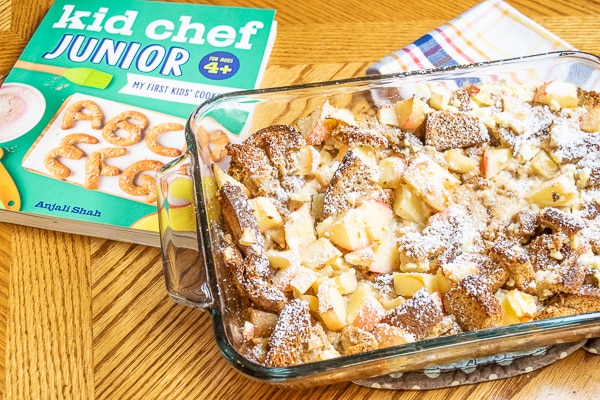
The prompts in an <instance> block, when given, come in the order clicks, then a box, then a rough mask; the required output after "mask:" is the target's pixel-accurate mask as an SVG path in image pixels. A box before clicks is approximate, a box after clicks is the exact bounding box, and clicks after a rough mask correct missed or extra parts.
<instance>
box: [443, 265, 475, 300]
mask: <svg viewBox="0 0 600 400" xmlns="http://www.w3.org/2000/svg"><path fill="white" fill-rule="evenodd" d="M477 270H478V267H477V264H476V263H475V262H451V263H444V264H442V265H441V266H440V267H439V268H438V270H437V272H436V277H437V283H438V288H439V291H440V292H441V293H446V292H447V291H448V290H450V289H451V288H452V286H454V285H455V284H456V283H458V282H460V281H461V280H462V278H464V277H465V276H467V275H473V274H477Z"/></svg>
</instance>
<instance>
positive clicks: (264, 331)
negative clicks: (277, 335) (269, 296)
mask: <svg viewBox="0 0 600 400" xmlns="http://www.w3.org/2000/svg"><path fill="white" fill-rule="evenodd" d="M248 314H249V320H250V322H251V323H252V325H254V336H255V337H269V336H271V333H272V332H273V329H274V328H275V324H276V323H277V314H273V313H270V312H266V311H261V310H257V309H256V308H250V309H249V310H248Z"/></svg>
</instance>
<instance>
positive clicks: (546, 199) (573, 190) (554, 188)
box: [525, 174, 578, 207]
mask: <svg viewBox="0 0 600 400" xmlns="http://www.w3.org/2000/svg"><path fill="white" fill-rule="evenodd" d="M577 196H578V191H577V186H575V182H574V180H573V177H572V176H570V174H562V175H559V176H557V177H556V178H554V179H551V180H549V181H546V182H544V183H543V184H542V185H541V186H539V187H537V188H536V189H535V190H533V191H532V192H531V193H529V194H528V195H527V196H526V198H525V199H526V200H528V201H531V202H534V203H536V204H537V205H538V206H540V207H562V206H568V205H571V204H573V202H574V201H575V200H576V199H577Z"/></svg>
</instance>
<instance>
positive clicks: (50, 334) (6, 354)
mask: <svg viewBox="0 0 600 400" xmlns="http://www.w3.org/2000/svg"><path fill="white" fill-rule="evenodd" d="M204 2H205V3H210V4H219V5H237V6H255V7H266V8H276V9H277V20H278V21H279V34H278V37H277V41H276V43H275V48H274V50H273V54H272V57H271V59H270V63H269V67H268V69H267V73H266V75H265V79H264V81H263V86H265V87H266V86H276V85H283V84H286V85H287V84H297V83H302V82H311V81H319V80H328V79H333V78H347V77H354V76H360V75H363V74H364V73H365V69H366V67H367V66H368V65H370V64H371V63H373V62H375V61H376V60H378V59H379V58H381V57H382V56H383V55H386V54H388V53H390V52H392V51H394V50H396V49H398V48H400V47H402V46H403V45H404V44H406V43H409V42H411V41H413V40H415V39H417V38H418V37H420V36H421V35H423V34H424V33H427V32H428V31H430V30H431V29H433V28H435V27H437V26H439V25H441V24H443V23H445V22H446V21H448V20H449V19H451V18H453V17H455V16H457V15H459V14H460V13H462V12H463V11H465V10H467V9H468V8H470V7H472V6H473V5H475V4H476V3H477V0H454V1H446V0H430V1H423V0H403V1H398V0H378V1H374V0H362V1H357V2H352V1H347V0H328V1H327V2H310V1H307V0H285V1H276V0H253V1H247V0H246V1H244V0H212V1H211V0H207V1H204ZM508 2H509V3H510V4H511V5H513V6H514V7H516V8H517V9H519V10H520V11H521V12H523V13H524V14H526V15H527V16H529V17H531V18H532V19H534V20H536V21H537V22H539V23H541V24H542V25H544V26H546V27H547V28H549V29H550V30H552V31H553V32H555V33H556V34H558V35H559V36H561V37H563V38H564V39H565V40H567V41H568V42H570V43H571V44H573V45H574V46H575V47H577V48H579V49H581V50H584V51H588V52H592V53H596V54H600V30H598V29H597V26H598V25H597V24H598V21H599V18H600V3H599V2H598V1H595V0H589V1H588V0H556V1H550V2H541V1H536V0H508ZM50 4H51V0H29V1H21V0H12V1H11V0H2V1H0V42H1V43H2V44H1V45H0V76H3V75H4V74H5V73H7V72H8V70H9V69H10V68H11V66H12V64H13V63H14V62H15V60H16V59H17V57H18V55H19V53H20V52H21V50H22V49H23V47H24V46H25V44H26V43H27V40H28V38H29V37H30V36H31V34H32V33H33V31H34V29H35V28H36V26H37V24H38V22H39V21H40V19H41V18H42V16H43V15H44V13H45V12H46V10H47V9H48V7H49V6H50ZM0 319H1V322H2V323H0V377H1V378H0V392H2V393H3V394H4V395H5V398H6V399H10V400H13V399H62V398H65V399H81V400H85V399H93V398H95V399H142V398H143V399H170V400H173V399H188V400H189V399H260V398H265V399H267V398H268V399H301V398H315V399H317V398H318V399H355V398H356V399H364V398H369V399H421V398H424V399H480V398H485V399H534V398H537V399H561V400H566V399H570V398H572V399H587V398H597V397H598V396H599V393H600V357H599V356H592V355H590V354H588V353H585V352H584V351H582V350H579V351H577V352H575V353H573V354H572V355H570V356H569V357H567V358H565V359H563V360H561V361H559V362H557V363H555V364H553V365H551V366H549V367H546V368H544V369H542V370H537V371H534V372H531V373H528V374H524V375H521V376H518V377H514V378H509V379H504V380H498V381H493V382H487V383H482V384H478V385H469V386H462V387H456V388H449V389H441V390H432V391H428V392H420V391H405V392H394V391H384V390H374V389H367V388H363V387H359V386H356V385H354V384H352V383H347V384H336V385H331V386H325V387H319V388H315V389H312V390H302V391H300V390H285V389H281V388H277V387H273V386H270V385H266V384H262V383H258V382H255V381H252V380H250V379H247V378H245V377H244V376H241V375H240V374H238V373H237V372H236V371H234V369H233V368H231V367H230V366H229V365H228V364H227V363H226V362H225V360H224V359H223V358H222V357H221V355H220V354H219V352H218V350H217V346H216V345H215V342H214V339H213V333H212V324H211V320H210V318H209V315H208V314H206V313H202V312H199V311H196V310H193V309H190V308H186V307H184V306H181V305H178V304H175V303H174V302H172V301H171V300H169V299H168V298H167V296H166V293H165V287H164V282H163V277H162V264H161V257H160V251H159V250H158V249H156V248H147V247H144V246H139V245H132V244H126V243H119V242H113V241H108V240H103V239H96V238H89V237H83V236H76V235H69V234H64V233H58V232H52V231H46V230H39V229H33V228H29V227H24V226H17V225H11V224H6V223H0ZM2 378H3V379H2Z"/></svg>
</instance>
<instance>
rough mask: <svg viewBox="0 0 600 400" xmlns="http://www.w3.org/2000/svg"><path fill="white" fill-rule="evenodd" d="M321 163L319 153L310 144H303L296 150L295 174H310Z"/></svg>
mask: <svg viewBox="0 0 600 400" xmlns="http://www.w3.org/2000/svg"><path fill="white" fill-rule="evenodd" d="M320 163H321V154H320V153H319V151H318V150H317V149H315V148H314V147H313V146H311V145H307V146H304V147H302V148H300V150H299V151H298V160H297V167H298V170H297V171H296V175H299V176H305V175H312V174H313V173H314V172H315V171H316V170H317V168H318V167H319V164H320Z"/></svg>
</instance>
